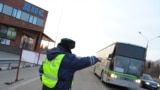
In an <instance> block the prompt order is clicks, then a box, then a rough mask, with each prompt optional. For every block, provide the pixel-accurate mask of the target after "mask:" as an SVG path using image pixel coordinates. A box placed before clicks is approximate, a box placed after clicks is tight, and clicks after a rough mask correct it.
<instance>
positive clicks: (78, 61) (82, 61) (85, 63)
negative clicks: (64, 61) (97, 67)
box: [68, 56, 99, 70]
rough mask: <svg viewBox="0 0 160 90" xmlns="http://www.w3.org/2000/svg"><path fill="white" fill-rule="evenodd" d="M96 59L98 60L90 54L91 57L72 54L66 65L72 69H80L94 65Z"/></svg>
mask: <svg viewBox="0 0 160 90" xmlns="http://www.w3.org/2000/svg"><path fill="white" fill-rule="evenodd" d="M98 61H99V60H98V58H96V57H95V56H91V57H76V56H72V57H70V62H69V63H68V66H69V67H70V68H72V69H73V70H80V69H83V68H86V67H89V66H92V65H94V64H95V63H97V62H98Z"/></svg>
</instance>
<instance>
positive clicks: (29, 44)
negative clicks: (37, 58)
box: [20, 35, 36, 50]
mask: <svg viewBox="0 0 160 90" xmlns="http://www.w3.org/2000/svg"><path fill="white" fill-rule="evenodd" d="M35 41H36V39H34V38H31V37H29V36H28V35H23V36H22V38H21V44H20V48H24V49H27V50H34V47H35Z"/></svg>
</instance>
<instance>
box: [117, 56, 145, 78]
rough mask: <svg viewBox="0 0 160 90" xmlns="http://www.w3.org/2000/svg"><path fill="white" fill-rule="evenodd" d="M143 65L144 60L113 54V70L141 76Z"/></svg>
mask: <svg viewBox="0 0 160 90" xmlns="http://www.w3.org/2000/svg"><path fill="white" fill-rule="evenodd" d="M143 67H144V61H142V60H137V59H133V58H128V57H123V56H115V57H114V71H116V72H121V73H126V74H130V75H135V76H141V74H142V70H143Z"/></svg>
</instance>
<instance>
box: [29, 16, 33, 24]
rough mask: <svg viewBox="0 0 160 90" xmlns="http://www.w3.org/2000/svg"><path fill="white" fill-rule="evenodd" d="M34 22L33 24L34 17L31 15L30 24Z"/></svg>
mask: <svg viewBox="0 0 160 90" xmlns="http://www.w3.org/2000/svg"><path fill="white" fill-rule="evenodd" d="M32 22H33V16H32V15H30V17H29V23H32Z"/></svg>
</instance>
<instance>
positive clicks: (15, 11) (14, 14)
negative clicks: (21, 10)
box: [12, 8, 17, 17]
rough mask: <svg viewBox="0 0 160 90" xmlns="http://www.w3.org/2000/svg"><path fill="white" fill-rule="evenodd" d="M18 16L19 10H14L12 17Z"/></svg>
mask: <svg viewBox="0 0 160 90" xmlns="http://www.w3.org/2000/svg"><path fill="white" fill-rule="evenodd" d="M16 15H17V9H15V8H14V9H13V12H12V17H16Z"/></svg>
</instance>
